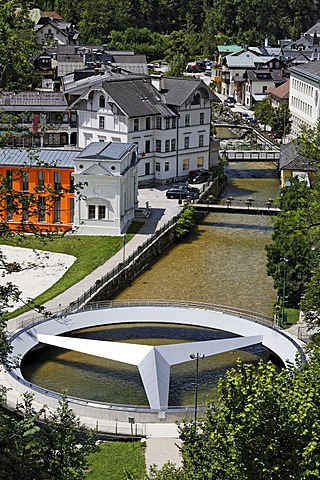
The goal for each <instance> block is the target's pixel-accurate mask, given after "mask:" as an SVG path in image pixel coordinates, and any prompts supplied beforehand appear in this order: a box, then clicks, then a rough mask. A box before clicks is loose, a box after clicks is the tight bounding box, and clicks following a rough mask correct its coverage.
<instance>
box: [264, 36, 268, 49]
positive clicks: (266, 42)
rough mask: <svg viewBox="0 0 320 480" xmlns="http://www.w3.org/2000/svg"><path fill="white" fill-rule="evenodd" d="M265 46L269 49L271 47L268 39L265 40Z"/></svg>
mask: <svg viewBox="0 0 320 480" xmlns="http://www.w3.org/2000/svg"><path fill="white" fill-rule="evenodd" d="M264 46H265V47H266V48H267V47H269V42H268V37H266V38H265V39H264Z"/></svg>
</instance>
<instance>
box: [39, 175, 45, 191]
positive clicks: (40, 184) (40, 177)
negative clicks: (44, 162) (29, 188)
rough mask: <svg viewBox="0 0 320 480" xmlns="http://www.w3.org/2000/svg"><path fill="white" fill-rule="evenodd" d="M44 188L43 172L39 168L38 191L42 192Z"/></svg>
mask: <svg viewBox="0 0 320 480" xmlns="http://www.w3.org/2000/svg"><path fill="white" fill-rule="evenodd" d="M43 190H44V172H43V171H42V170H40V171H39V172H38V191H39V192H43Z"/></svg>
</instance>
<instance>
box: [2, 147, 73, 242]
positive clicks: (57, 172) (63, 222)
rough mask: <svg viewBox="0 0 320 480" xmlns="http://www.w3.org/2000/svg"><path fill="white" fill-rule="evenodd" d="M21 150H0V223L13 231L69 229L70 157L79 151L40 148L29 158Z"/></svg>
mask: <svg viewBox="0 0 320 480" xmlns="http://www.w3.org/2000/svg"><path fill="white" fill-rule="evenodd" d="M25 153H26V152H24V151H22V152H21V151H20V150H17V149H8V150H6V149H0V197H1V200H0V203H1V210H0V212H1V213H0V221H1V223H2V226H3V227H4V226H5V227H6V228H10V230H13V231H14V232H16V233H19V232H30V233H32V232H34V231H37V232H39V231H40V232H43V233H44V232H53V231H62V232H63V231H66V230H71V229H72V225H73V216H74V193H73V179H72V173H73V170H74V167H73V158H74V157H75V156H76V155H77V154H78V153H79V152H78V151H67V152H64V151H62V150H61V151H53V150H47V151H42V152H41V151H40V152H37V154H36V160H35V159H34V158H33V160H32V161H30V158H29V156H28V155H29V154H28V153H26V155H27V158H26V155H25ZM49 160H50V161H49Z"/></svg>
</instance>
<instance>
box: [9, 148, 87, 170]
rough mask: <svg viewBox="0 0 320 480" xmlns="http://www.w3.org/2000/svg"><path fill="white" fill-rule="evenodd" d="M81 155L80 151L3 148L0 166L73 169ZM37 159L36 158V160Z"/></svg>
mask: <svg viewBox="0 0 320 480" xmlns="http://www.w3.org/2000/svg"><path fill="white" fill-rule="evenodd" d="M78 154H79V150H57V149H51V148H46V149H39V150H31V151H30V149H20V148H1V149H0V165H4V166H6V165H8V166H14V167H24V166H28V167H29V166H33V167H39V168H43V166H44V165H46V168H56V167H58V168H68V169H72V168H73V161H74V158H75V157H76V156H77V155H78ZM34 157H36V158H34Z"/></svg>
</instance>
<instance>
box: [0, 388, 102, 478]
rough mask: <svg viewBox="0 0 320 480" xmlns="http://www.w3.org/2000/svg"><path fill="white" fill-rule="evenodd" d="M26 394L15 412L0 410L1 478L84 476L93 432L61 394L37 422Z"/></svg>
mask: <svg viewBox="0 0 320 480" xmlns="http://www.w3.org/2000/svg"><path fill="white" fill-rule="evenodd" d="M32 400H33V397H32V395H30V394H26V395H24V397H23V401H22V403H21V404H19V405H18V406H17V408H16V411H15V412H14V415H13V416H12V415H6V414H5V413H3V412H1V414H0V419H1V422H0V480H5V479H6V480H16V479H17V478H21V479H23V480H83V479H85V469H86V468H87V466H88V461H87V459H88V455H89V453H91V452H93V451H95V449H96V447H95V444H94V441H93V440H94V436H93V433H92V432H91V431H89V430H88V429H87V428H85V427H84V426H83V425H81V424H80V422H79V419H78V418H77V417H76V416H75V414H74V412H73V411H72V410H71V409H70V408H69V406H68V402H67V398H66V395H65V394H63V395H62V398H61V400H60V402H59V407H58V408H57V410H56V412H53V413H51V414H50V415H49V418H48V419H47V420H45V421H44V424H43V423H42V424H41V423H40V420H41V418H42V422H43V417H44V415H45V413H46V409H45V407H44V408H42V409H41V410H40V411H38V412H36V411H35V410H34V408H33V406H32Z"/></svg>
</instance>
